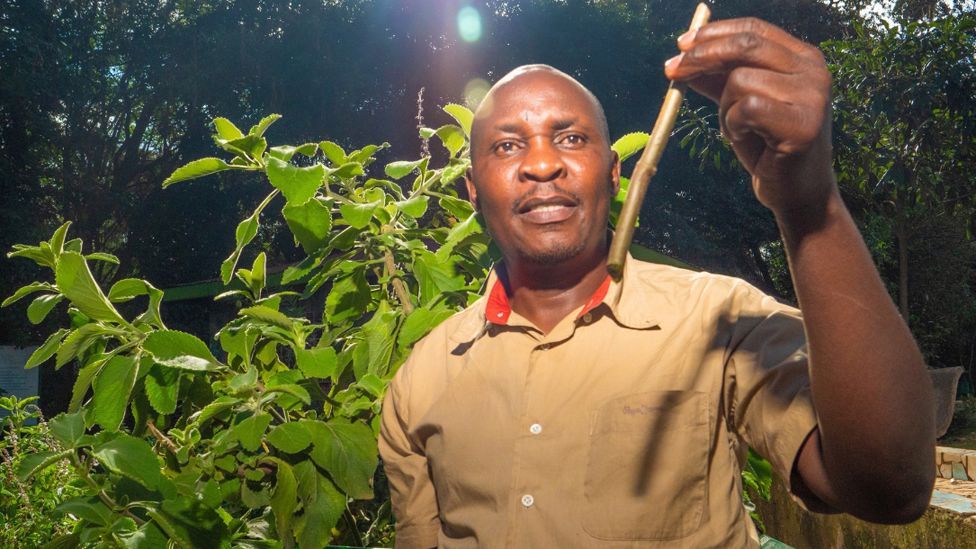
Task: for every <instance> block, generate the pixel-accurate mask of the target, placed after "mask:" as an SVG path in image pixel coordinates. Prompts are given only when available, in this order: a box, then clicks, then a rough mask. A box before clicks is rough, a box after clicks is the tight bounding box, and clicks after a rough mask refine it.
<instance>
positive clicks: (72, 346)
mask: <svg viewBox="0 0 976 549" xmlns="http://www.w3.org/2000/svg"><path fill="white" fill-rule="evenodd" d="M108 332H109V330H108V329H107V328H106V327H105V326H102V325H101V324H98V323H97V322H90V323H88V324H85V325H84V326H81V327H80V328H78V329H77V330H75V331H73V332H71V333H70V334H68V337H66V338H64V342H63V343H62V344H61V348H59V349H58V359H57V361H55V364H54V366H55V367H56V368H59V369H60V368H61V367H62V366H64V365H65V364H67V363H69V362H71V361H72V360H74V359H75V357H77V356H78V355H80V354H81V353H83V352H85V350H86V349H88V347H89V346H90V345H91V344H92V343H94V341H95V340H96V339H97V338H98V337H99V336H101V335H103V334H105V333H108Z"/></svg>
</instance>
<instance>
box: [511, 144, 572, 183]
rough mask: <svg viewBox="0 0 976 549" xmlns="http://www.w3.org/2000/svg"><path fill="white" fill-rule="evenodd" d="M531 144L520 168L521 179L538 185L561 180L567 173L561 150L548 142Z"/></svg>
mask: <svg viewBox="0 0 976 549" xmlns="http://www.w3.org/2000/svg"><path fill="white" fill-rule="evenodd" d="M539 141H543V140H538V141H537V142H535V143H529V145H528V150H527V151H526V154H525V156H524V157H523V158H522V165H521V166H519V178H521V179H522V180H523V181H534V182H537V183H540V182H544V181H553V180H555V179H559V178H560V177H562V176H563V174H564V173H565V172H566V166H565V165H564V164H563V160H562V157H561V156H560V155H559V150H558V149H557V148H556V147H555V146H554V145H553V144H552V143H551V142H549V141H548V140H545V142H539Z"/></svg>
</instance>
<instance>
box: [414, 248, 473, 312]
mask: <svg viewBox="0 0 976 549" xmlns="http://www.w3.org/2000/svg"><path fill="white" fill-rule="evenodd" d="M413 273H414V276H416V277H417V283H418V284H419V285H420V295H419V297H420V303H421V304H422V305H426V304H427V303H429V302H430V301H431V300H433V299H434V298H435V297H437V296H438V295H440V294H441V293H443V292H452V291H456V290H460V289H461V288H463V287H464V277H463V276H460V275H458V274H457V273H456V272H455V270H454V265H453V264H452V263H451V262H450V261H449V260H446V259H441V258H439V257H438V256H436V255H434V254H432V253H430V252H428V251H427V250H422V251H421V252H420V253H418V254H417V255H416V256H415V259H414V262H413Z"/></svg>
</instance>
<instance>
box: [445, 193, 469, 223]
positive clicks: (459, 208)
mask: <svg viewBox="0 0 976 549" xmlns="http://www.w3.org/2000/svg"><path fill="white" fill-rule="evenodd" d="M438 204H440V206H441V208H444V209H445V210H447V211H448V212H449V213H450V214H451V215H452V216H454V217H455V218H456V219H467V218H469V217H471V215H472V214H474V213H475V212H474V207H472V206H471V203H470V202H468V201H467V200H461V199H460V198H454V197H453V196H442V197H441V198H440V200H438Z"/></svg>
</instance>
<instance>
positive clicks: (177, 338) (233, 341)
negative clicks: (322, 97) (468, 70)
mask: <svg viewBox="0 0 976 549" xmlns="http://www.w3.org/2000/svg"><path fill="white" fill-rule="evenodd" d="M444 110H445V111H446V112H447V113H448V114H449V115H451V116H452V117H453V118H454V119H455V121H456V122H457V123H456V124H446V125H443V126H441V127H439V128H436V129H435V128H422V129H421V134H422V137H423V138H424V139H435V138H436V140H437V141H439V142H440V143H441V144H442V145H443V147H444V149H445V151H446V157H447V160H446V162H445V163H444V165H443V166H441V167H439V168H434V167H433V166H432V164H431V158H430V157H424V158H420V159H418V160H411V161H396V162H391V163H389V164H386V165H385V166H384V168H383V170H382V173H381V174H375V177H372V176H371V175H374V174H373V172H375V170H374V169H371V165H372V164H373V163H374V161H375V158H374V155H375V154H376V153H377V152H379V151H381V150H382V149H384V148H385V147H386V146H387V145H386V144H382V145H367V146H365V147H363V148H361V149H358V150H354V151H348V152H347V151H345V150H343V149H342V148H341V147H340V146H339V145H337V144H335V143H333V142H330V141H322V142H319V143H306V144H302V145H299V146H290V145H280V146H273V147H269V145H268V142H267V139H266V137H265V135H264V133H265V131H266V130H267V128H268V127H269V126H270V125H271V124H273V123H274V122H275V121H276V120H277V119H278V118H279V117H278V115H271V116H268V117H265V118H264V119H262V120H261V121H260V122H258V123H257V124H255V125H254V126H253V127H252V128H250V130H249V131H248V132H247V133H246V134H245V133H244V132H242V131H241V130H240V129H238V128H237V126H235V125H234V124H233V123H231V122H230V121H229V120H226V119H224V118H217V119H215V120H214V126H215V128H216V135H215V136H214V140H215V143H216V144H217V146H218V147H220V148H221V149H222V150H223V151H225V152H226V153H228V155H227V158H216V157H214V158H204V159H200V160H196V161H193V162H190V163H189V164H187V165H185V166H183V167H182V168H180V169H178V170H176V171H175V172H174V173H173V174H172V175H171V176H170V177H169V178H168V179H167V180H166V181H165V182H164V183H163V186H164V187H166V186H169V185H172V184H175V183H179V182H183V181H186V180H189V179H194V178H198V177H203V176H206V175H211V174H214V173H217V172H223V171H232V170H238V171H258V172H263V173H264V174H265V175H266V177H267V180H268V183H269V184H270V186H271V190H270V192H269V193H268V195H267V197H266V198H265V199H264V200H263V201H261V202H260V203H259V204H258V205H257V207H256V208H255V209H254V211H253V213H252V214H251V215H249V216H248V217H246V218H245V219H244V220H243V221H241V222H240V224H239V225H238V226H237V229H236V232H235V234H236V246H235V249H234V250H233V252H232V253H231V255H230V257H228V258H227V260H226V261H224V263H223V265H222V267H221V278H222V280H223V282H224V283H225V284H231V287H230V289H229V290H228V291H227V292H225V293H223V294H221V295H220V296H218V299H234V300H237V301H238V303H239V304H240V305H241V308H240V310H239V315H238V317H237V318H236V319H234V320H233V321H231V322H230V323H228V324H227V325H226V326H224V327H223V328H222V329H221V330H220V331H219V332H218V333H217V334H216V336H215V339H216V340H217V342H219V345H220V348H221V350H222V351H223V353H220V355H221V357H220V358H218V357H217V356H215V355H214V354H213V353H212V352H211V351H210V349H209V348H208V346H207V344H206V343H205V342H204V341H202V340H200V339H198V338H196V337H194V336H192V335H190V334H187V333H183V332H180V331H177V330H171V329H168V328H167V327H166V325H165V324H164V323H163V320H162V317H161V315H160V304H161V302H162V297H163V293H162V291H160V290H159V289H157V288H155V287H154V286H153V285H152V284H150V283H149V282H147V281H145V280H141V279H135V278H127V279H122V280H118V281H116V282H115V283H114V284H113V285H112V286H111V287H110V288H109V289H108V291H107V292H106V291H104V290H103V289H102V287H101V286H100V285H99V284H98V283H97V282H96V280H95V278H94V276H93V275H92V272H91V269H90V268H89V262H90V261H115V258H114V257H112V256H108V255H106V254H98V253H95V254H88V255H83V254H82V247H83V246H82V242H81V241H80V240H79V239H71V240H69V239H68V236H67V235H68V229H69V225H70V224H69V223H65V224H64V225H63V226H61V227H60V228H59V229H58V230H57V231H55V233H54V234H53V235H52V237H51V238H50V239H49V240H48V241H45V242H41V243H40V244H39V245H37V246H27V245H17V246H15V247H14V250H13V251H12V252H11V253H10V254H9V256H10V257H26V258H28V259H32V260H33V261H35V262H36V263H37V264H38V265H40V266H41V267H45V268H47V269H50V271H51V273H52V277H51V279H49V280H47V281H38V282H34V283H32V284H29V285H27V286H24V287H23V288H21V289H19V290H18V291H17V292H16V293H15V294H14V295H12V296H11V297H9V298H8V299H7V300H6V301H4V302H3V305H4V306H7V305H10V304H11V303H13V302H15V301H18V300H20V299H22V298H25V297H27V296H29V295H30V296H34V297H33V301H32V302H31V304H30V305H29V306H28V308H27V314H28V319H29V320H30V321H31V322H33V323H35V324H36V323H39V322H41V321H42V320H43V319H44V318H45V317H47V316H48V314H50V313H51V312H52V311H53V310H54V309H55V308H57V307H58V306H59V305H60V304H61V303H62V302H63V303H65V304H66V305H67V314H68V316H69V318H70V327H69V328H65V329H61V330H58V331H56V332H55V333H53V334H51V335H50V337H48V338H47V340H46V341H45V342H44V344H42V345H41V346H40V347H39V348H38V349H37V351H36V352H35V353H34V354H33V355H32V356H31V357H30V358H29V360H28V362H27V365H26V366H27V367H28V368H32V367H36V366H39V365H41V364H45V363H49V362H52V361H53V362H54V367H55V368H61V367H63V366H64V365H66V364H69V363H72V362H77V364H78V366H79V367H80V369H79V373H78V378H77V381H76V382H75V386H74V389H73V394H72V398H71V402H70V404H69V409H68V412H67V413H65V414H62V415H60V416H58V417H57V418H55V419H54V420H52V421H51V423H50V426H51V433H52V434H53V436H54V439H55V440H56V442H57V445H52V446H51V447H49V448H47V449H43V450H40V451H38V452H36V453H34V454H32V455H31V456H29V458H27V459H25V460H24V462H23V463H21V464H20V466H19V468H18V478H19V479H20V482H29V481H30V479H36V478H38V475H41V474H44V473H45V472H46V471H48V470H49V468H50V467H64V466H65V464H69V465H70V466H71V468H72V469H73V470H74V472H75V474H76V475H78V476H79V478H81V479H82V480H83V482H84V487H85V493H84V494H82V495H80V496H79V497H76V498H73V499H70V500H68V501H66V502H63V503H61V504H60V505H59V510H60V511H62V512H66V513H71V514H73V515H74V516H76V517H78V518H79V521H78V524H77V527H76V528H75V529H74V530H73V531H71V532H70V533H64V534H62V535H59V536H58V537H57V538H56V539H55V540H54V543H55V544H56V545H57V546H58V547H71V546H78V545H99V546H103V545H112V546H126V547H130V546H131V547H155V546H159V545H161V544H165V543H166V542H167V541H169V542H173V543H176V544H177V545H179V546H193V547H229V546H236V547H277V546H283V547H293V546H296V545H299V546H302V547H322V546H324V545H326V544H327V543H328V542H330V541H331V540H344V541H347V542H355V543H359V544H363V543H368V542H373V541H377V540H379V541H383V540H384V538H388V537H389V530H390V528H389V523H390V521H391V519H390V513H389V505H388V503H384V502H385V499H386V498H385V497H383V495H382V494H381V496H380V497H379V498H377V501H375V502H369V500H372V499H373V498H374V475H375V474H376V470H377V460H378V458H377V451H376V434H377V431H378V413H379V411H380V399H381V397H382V395H383V391H384V389H385V386H386V384H387V382H388V381H389V379H390V377H391V376H392V375H393V373H394V372H395V371H396V368H397V367H398V366H399V365H400V364H401V363H402V361H403V360H404V359H405V357H406V355H407V353H408V352H409V349H410V347H411V346H412V345H413V343H414V342H415V341H417V340H418V339H419V338H421V337H423V336H424V335H425V334H426V333H427V332H428V331H429V330H430V329H431V328H432V327H434V326H435V325H436V324H437V323H439V322H440V321H441V320H443V319H444V318H446V317H447V316H450V315H451V314H453V313H454V312H455V311H456V310H458V309H459V308H461V307H463V306H465V305H467V304H468V303H469V302H470V301H471V300H472V299H473V298H474V296H475V295H476V292H477V291H478V289H479V288H480V285H481V283H482V281H483V279H484V278H485V276H486V273H487V268H488V266H489V265H490V262H491V258H490V256H489V254H488V240H487V236H486V235H484V234H483V233H482V231H481V227H480V224H479V222H478V220H477V218H476V216H475V215H474V213H473V211H472V209H471V207H470V205H469V204H468V203H467V202H466V201H464V200H461V199H459V198H458V197H457V193H456V191H455V186H454V184H455V182H456V180H457V179H458V178H459V177H460V176H461V175H462V174H463V173H464V171H465V170H466V169H467V167H468V160H467V157H466V156H467V149H468V144H467V135H468V132H469V131H470V123H471V118H472V115H471V112H470V111H468V110H467V109H465V108H464V107H461V106H459V105H448V106H447V107H445V109H444ZM368 172H369V174H368ZM282 199H283V200H282ZM282 202H283V204H281V203H282ZM279 204H281V205H280V206H278V205H279ZM272 205H274V207H276V208H277V207H280V208H281V210H280V211H281V215H282V217H283V219H284V222H285V224H286V225H287V227H288V228H289V230H290V231H291V233H292V234H293V236H294V241H295V244H296V246H301V248H302V249H303V251H304V252H305V253H306V257H305V259H304V260H302V261H300V262H298V263H297V264H295V265H292V266H290V267H288V268H287V269H286V270H285V272H284V274H283V278H282V284H284V285H288V286H294V287H295V288H297V289H298V290H299V291H291V290H288V291H278V292H274V293H269V291H268V265H267V256H266V254H265V253H264V252H261V253H258V254H257V256H256V258H255V259H254V261H253V262H252V263H251V264H250V265H249V266H248V267H240V266H239V262H240V259H241V257H242V255H243V253H244V251H245V249H246V247H247V246H248V245H249V244H251V243H252V242H253V241H254V239H255V237H256V236H257V234H258V231H259V228H260V227H261V225H262V215H263V214H265V213H266V210H267V209H268V208H269V207H272ZM421 220H422V221H423V223H421ZM319 294H322V295H324V310H323V311H322V313H321V315H315V318H314V319H309V318H304V317H303V316H298V315H295V314H294V312H293V311H294V308H293V305H294V303H295V302H296V301H300V300H303V299H306V300H307V299H308V298H310V297H312V296H313V295H319ZM135 298H144V301H145V303H146V308H145V310H144V312H142V313H141V314H138V315H136V316H134V317H131V318H128V317H126V316H125V315H123V314H122V313H121V312H120V311H119V309H118V308H117V307H116V305H117V304H118V303H121V302H126V301H130V300H133V299H135ZM364 520H366V521H367V522H366V523H365V527H364V522H363V521H364Z"/></svg>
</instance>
